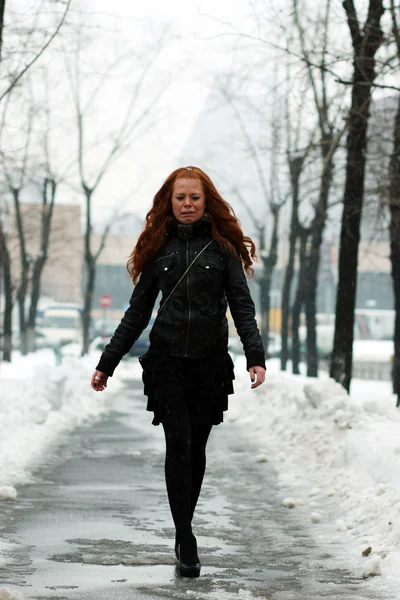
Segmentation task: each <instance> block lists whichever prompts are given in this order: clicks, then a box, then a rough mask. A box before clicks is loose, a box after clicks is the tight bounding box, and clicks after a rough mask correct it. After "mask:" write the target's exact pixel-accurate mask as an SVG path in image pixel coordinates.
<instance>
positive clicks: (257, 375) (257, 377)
mask: <svg viewBox="0 0 400 600" xmlns="http://www.w3.org/2000/svg"><path fill="white" fill-rule="evenodd" d="M249 373H250V379H251V381H252V382H255V383H253V385H252V386H251V389H254V388H256V387H258V386H259V385H261V384H262V383H264V381H265V369H264V367H250V369H249Z"/></svg>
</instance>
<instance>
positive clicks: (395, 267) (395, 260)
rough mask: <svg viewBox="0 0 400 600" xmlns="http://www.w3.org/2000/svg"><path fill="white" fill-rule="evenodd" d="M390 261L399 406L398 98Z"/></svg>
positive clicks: (392, 160)
mask: <svg viewBox="0 0 400 600" xmlns="http://www.w3.org/2000/svg"><path fill="white" fill-rule="evenodd" d="M389 190H390V192H389V193H390V199H389V202H390V226H389V229H390V260H391V262H392V280H393V292H394V309H395V326H394V340H393V341H394V358H393V365H392V381H393V393H394V394H396V395H397V406H400V97H399V106H398V110H397V114H396V120H395V127H394V148H393V154H392V156H391V157H390V167H389Z"/></svg>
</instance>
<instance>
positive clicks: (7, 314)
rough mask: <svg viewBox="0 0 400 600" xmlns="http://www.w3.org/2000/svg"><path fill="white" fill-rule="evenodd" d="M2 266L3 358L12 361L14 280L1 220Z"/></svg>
mask: <svg viewBox="0 0 400 600" xmlns="http://www.w3.org/2000/svg"><path fill="white" fill-rule="evenodd" d="M0 266H1V278H2V282H3V284H4V312H3V360H4V361H5V362H11V355H12V308H13V299H12V281H11V258H10V253H9V251H8V247H7V240H6V236H5V233H4V230H3V224H2V222H1V221H0Z"/></svg>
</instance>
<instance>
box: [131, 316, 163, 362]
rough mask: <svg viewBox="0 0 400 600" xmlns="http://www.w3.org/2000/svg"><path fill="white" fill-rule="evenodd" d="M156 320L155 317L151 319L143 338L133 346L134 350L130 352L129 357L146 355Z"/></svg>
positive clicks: (142, 335)
mask: <svg viewBox="0 0 400 600" xmlns="http://www.w3.org/2000/svg"><path fill="white" fill-rule="evenodd" d="M155 320H156V318H155V317H151V319H150V321H149V324H148V325H147V327H146V328H145V329H144V330H143V333H142V334H141V336H140V337H139V338H138V339H137V340H136V342H135V343H134V344H133V346H132V348H131V349H130V350H129V353H128V356H141V355H142V354H145V353H146V352H147V350H148V349H149V346H150V340H149V335H150V331H151V328H152V327H153V323H154V321H155Z"/></svg>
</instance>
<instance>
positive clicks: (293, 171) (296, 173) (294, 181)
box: [281, 156, 305, 371]
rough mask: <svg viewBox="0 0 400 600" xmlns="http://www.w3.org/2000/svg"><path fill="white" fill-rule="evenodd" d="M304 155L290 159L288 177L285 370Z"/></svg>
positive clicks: (282, 363)
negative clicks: (288, 222) (289, 215)
mask: <svg viewBox="0 0 400 600" xmlns="http://www.w3.org/2000/svg"><path fill="white" fill-rule="evenodd" d="M304 160H305V157H304V156H299V157H297V158H294V159H291V160H290V161H289V166H290V179H291V186H292V216H291V221H290V240H289V260H288V263H287V267H286V271H285V281H284V284H283V290H282V331H281V335H282V351H281V370H282V371H286V367H287V361H288V360H289V346H288V341H289V314H290V301H291V291H292V281H293V275H294V259H295V256H296V243H297V233H298V232H297V229H298V227H297V226H298V210H299V193H300V175H301V172H302V169H303V165H304Z"/></svg>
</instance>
